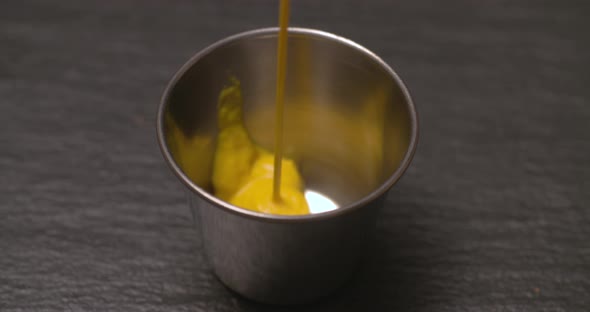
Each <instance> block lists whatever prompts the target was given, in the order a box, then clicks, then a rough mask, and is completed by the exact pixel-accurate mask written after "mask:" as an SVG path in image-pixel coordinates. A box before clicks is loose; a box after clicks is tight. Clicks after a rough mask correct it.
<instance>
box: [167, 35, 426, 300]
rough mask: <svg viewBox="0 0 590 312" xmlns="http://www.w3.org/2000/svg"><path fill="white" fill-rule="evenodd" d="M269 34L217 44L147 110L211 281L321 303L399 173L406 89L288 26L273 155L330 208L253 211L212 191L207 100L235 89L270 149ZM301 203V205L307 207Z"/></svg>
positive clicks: (255, 132) (340, 42) (408, 127)
mask: <svg viewBox="0 0 590 312" xmlns="http://www.w3.org/2000/svg"><path fill="white" fill-rule="evenodd" d="M277 33H278V30H277V29H276V28H269V29H260V30H254V31H249V32H246V33H242V34H238V35H235V36H232V37H229V38H226V39H224V40H222V41H220V42H217V43H215V44H213V45H212V46H210V47H208V48H206V49H205V50H203V51H201V52H199V53H198V54H197V55H195V56H194V57H193V58H192V59H191V60H190V61H189V62H188V63H187V64H185V65H184V66H183V67H182V68H181V69H180V71H179V72H178V73H177V74H176V75H175V77H174V78H173V80H172V81H171V82H170V84H169V85H168V88H167V89H166V91H165V94H164V96H163V98H162V102H161V104H160V109H159V112H158V124H157V127H158V138H159V142H160V147H161V149H162V152H163V154H164V157H165V159H166V161H167V162H168V164H169V165H170V166H171V168H172V170H173V171H174V172H175V173H176V175H177V176H178V177H179V178H180V180H181V181H183V182H184V184H185V185H186V186H187V187H188V189H189V194H190V197H191V201H190V202H191V208H192V209H193V211H194V212H195V214H196V215H197V216H198V217H197V220H198V221H199V222H198V227H199V228H200V229H201V230H202V235H203V241H204V245H205V250H206V252H207V255H208V258H209V261H210V263H211V266H212V267H213V269H214V271H215V272H216V274H217V275H218V277H219V278H220V280H221V281H222V282H223V283H224V284H226V285H227V286H228V287H229V288H231V289H233V290H235V291H236V292H238V293H240V294H242V295H244V296H246V297H248V298H251V299H254V300H257V301H262V302H268V303H300V302H307V301H310V300H313V299H315V298H317V297H319V296H322V295H325V294H326V293H328V292H329V291H330V290H333V289H334V288H336V287H338V286H339V285H341V284H342V283H343V282H344V281H345V280H346V279H347V278H349V277H350V275H351V273H352V272H353V271H354V268H355V266H356V264H357V263H358V260H359V257H360V255H361V253H362V246H363V245H364V243H365V241H366V236H367V235H366V234H367V233H368V230H369V229H370V226H371V224H372V222H373V221H374V219H375V212H376V209H377V208H378V207H379V206H381V205H382V202H383V199H384V197H385V195H386V192H387V190H389V188H390V187H391V186H392V185H393V184H394V183H395V182H396V181H397V180H398V179H399V178H400V177H401V175H402V174H403V172H404V171H405V169H406V168H407V167H408V166H409V163H410V161H411V158H412V156H413V153H414V150H415V147H416V143H417V135H418V125H417V115H416V111H415V108H414V105H413V103H412V101H411V99H410V96H409V94H408V91H407V90H406V88H405V87H404V85H403V83H402V82H401V80H400V79H399V78H398V77H397V75H396V74H395V73H394V72H393V71H392V70H391V69H390V68H389V67H388V66H387V65H386V64H385V63H384V62H383V61H382V60H381V59H379V58H378V57H377V56H375V55H374V54H373V53H371V52H369V51H368V50H366V49H364V48H363V47H361V46H359V45H357V44H355V43H353V42H351V41H349V40H346V39H343V38H341V37H338V36H335V35H332V34H329V33H325V32H321V31H316V30H309V29H299V28H290V29H289V42H288V65H287V66H288V67H287V86H286V97H285V120H284V151H285V155H286V156H287V157H289V158H292V159H294V160H295V162H296V163H297V165H298V167H299V169H300V172H301V174H302V177H303V180H304V182H305V187H306V190H308V191H313V192H314V193H316V194H321V195H323V196H325V197H327V198H329V199H331V200H332V201H333V202H335V203H336V204H337V205H338V208H337V209H336V210H332V211H326V212H321V211H325V210H329V209H323V208H322V207H321V206H322V205H321V204H320V205H318V206H317V207H312V212H314V211H315V212H320V213H312V214H310V215H302V216H280V215H269V214H262V213H258V212H254V211H250V210H246V209H242V208H239V207H235V206H232V205H230V204H228V203H226V202H223V201H221V200H219V199H217V198H216V197H215V196H214V195H213V189H212V185H211V169H212V164H213V153H214V151H215V138H216V134H217V101H218V97H219V94H220V91H221V90H222V89H223V87H224V86H227V85H228V84H229V79H230V77H235V78H237V79H238V80H239V81H240V83H241V88H242V95H243V100H244V120H245V124H246V128H247V129H248V131H249V133H250V135H251V137H252V139H253V140H254V141H255V142H256V144H258V145H260V146H262V147H264V148H267V149H269V150H273V148H274V147H273V142H274V132H273V130H274V101H275V85H276V80H275V78H276V77H275V75H276V44H277ZM312 206H313V205H312Z"/></svg>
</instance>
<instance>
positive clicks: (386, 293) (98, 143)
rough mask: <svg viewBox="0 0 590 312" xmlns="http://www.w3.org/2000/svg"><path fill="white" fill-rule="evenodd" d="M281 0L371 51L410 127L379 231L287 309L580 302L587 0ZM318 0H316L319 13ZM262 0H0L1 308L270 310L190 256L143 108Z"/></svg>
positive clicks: (262, 11) (588, 110) (588, 250)
mask: <svg viewBox="0 0 590 312" xmlns="http://www.w3.org/2000/svg"><path fill="white" fill-rule="evenodd" d="M359 3H361V2H360V1H335V0H334V1H321V2H320V1H312V0H297V1H295V4H294V8H293V23H294V24H295V25H300V26H308V27H314V28H320V29H324V30H327V31H331V32H335V33H338V34H341V35H343V36H346V37H349V38H351V39H353V40H355V41H358V42H359V43H361V44H363V45H365V46H366V47H368V48H369V49H372V50H374V51H375V52H376V53H378V54H379V55H381V56H382V57H383V58H384V59H385V60H386V61H387V62H388V63H390V64H391V65H392V66H393V67H394V69H395V70H397V71H398V73H399V74H400V75H401V76H402V78H403V79H404V80H405V81H406V83H407V85H408V86H409V88H410V90H411V92H412V93H413V95H414V98H415V101H416V103H417V104H418V106H419V111H420V114H421V121H422V138H421V142H420V146H419V149H418V153H417V155H416V158H415V161H414V163H413V165H412V167H411V169H410V170H409V171H408V172H407V174H406V176H405V177H404V178H403V180H402V181H401V182H400V183H399V184H398V185H397V186H396V187H395V188H394V190H393V191H392V192H391V193H390V196H389V200H388V208H387V209H386V210H385V211H384V212H383V213H382V214H381V216H380V221H379V224H378V227H377V231H376V238H375V241H376V249H375V250H374V251H373V252H371V253H370V254H368V255H367V257H366V263H365V265H364V266H363V267H362V269H361V270H360V272H359V274H358V276H357V278H356V279H355V280H354V281H353V282H352V283H350V284H349V285H348V287H346V288H345V289H342V290H341V291H339V292H338V293H337V294H335V295H334V296H331V297H329V298H327V299H325V300H323V301H321V302H319V303H317V304H313V305H309V306H304V307H299V308H290V309H287V310H288V311H297V310H313V311H325V310H328V311H588V309H590V294H589V292H590V227H589V225H590V207H589V205H590V185H589V183H588V180H589V179H590V166H589V163H590V126H589V122H590V103H589V100H590V91H589V86H590V75H589V74H588V70H589V69H590V66H589V65H590V62H589V59H588V56H589V55H590V48H589V41H590V39H589V38H590V36H589V34H588V32H589V29H590V19H588V12H590V10H589V9H590V7H589V4H588V2H587V1H553V0H546V1H541V0H528V1H527V0H522V1H512V0H505V1H471V0H448V1H367V2H366V3H365V4H359ZM322 11H325V12H326V14H325V15H324V16H322V15H321V12H322ZM275 13H276V4H275V3H274V2H271V1H223V2H221V1H206V2H205V1H201V2H192V1H163V0H162V1H141V0H121V1H98V0H92V1H78V0H62V1H41V0H27V1H17V0H12V1H11V0H8V1H2V2H1V3H0V101H1V104H0V105H1V106H0V310H1V311H66V310H71V311H259V310H262V311H274V310H277V308H273V307H266V306H262V305H258V304H254V303H251V302H249V301H247V300H244V299H241V298H239V297H236V296H235V295H233V294H232V293H230V292H228V291H227V290H226V289H225V288H224V287H223V286H221V285H220V283H219V282H218V281H217V280H216V278H215V277H214V276H213V275H212V273H211V272H210V271H209V270H208V268H207V266H206V264H205V260H204V255H203V253H202V251H201V249H200V247H199V246H200V238H199V234H198V232H197V231H196V230H195V229H194V228H193V227H192V221H191V217H190V213H189V210H188V209H187V207H186V203H185V199H184V194H183V188H182V186H181V185H180V183H178V182H177V181H176V180H175V178H174V176H173V175H172V174H171V173H170V172H169V170H168V168H167V167H166V166H165V164H164V162H163V161H162V159H161V157H160V154H159V150H158V148H157V145H156V141H155V134H154V123H153V120H154V115H155V110H156V105H157V103H158V100H159V97H160V95H161V92H162V90H163V88H164V86H165V84H166V82H167V80H168V79H169V78H170V77H171V75H172V74H173V73H174V71H175V70H176V69H177V68H178V67H179V66H180V65H181V64H182V63H183V62H184V61H185V60H186V59H188V58H189V57H190V56H191V55H192V54H193V53H194V52H195V51H197V50H199V49H201V48H203V47H205V46H206V45H207V44H209V43H212V42H213V41H214V40H217V39H220V38H222V37H224V36H226V35H229V34H232V33H236V32H239V31H243V30H247V29H251V28H255V27H261V26H272V25H274V24H275V21H276V17H275Z"/></svg>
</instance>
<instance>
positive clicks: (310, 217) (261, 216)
mask: <svg viewBox="0 0 590 312" xmlns="http://www.w3.org/2000/svg"><path fill="white" fill-rule="evenodd" d="M276 33H278V28H277V27H268V28H258V29H253V30H249V31H245V32H241V33H238V34H235V35H232V36H229V37H225V38H223V39H221V40H219V41H217V42H215V43H213V44H211V45H209V46H207V47H206V48H204V49H202V50H200V51H199V52H197V53H196V54H195V55H193V56H192V57H191V58H190V59H189V60H188V61H187V62H186V63H185V64H184V65H183V66H182V67H181V68H180V69H179V70H178V71H177V72H176V73H175V74H174V76H173V77H172V79H171V80H170V82H169V83H168V85H167V86H166V88H165V89H164V93H163V95H162V98H161V100H160V104H159V107H158V112H157V117H156V130H157V138H158V145H159V147H160V151H161V152H162V155H163V157H164V160H165V161H166V163H167V164H168V166H169V167H170V168H171V169H172V171H173V172H174V174H175V175H176V176H177V177H178V178H179V179H180V181H181V182H182V183H183V184H184V185H185V186H187V187H188V188H189V190H190V191H191V192H193V193H196V194H198V195H199V196H200V197H201V198H203V199H204V200H206V201H207V202H209V203H210V204H212V205H213V206H215V207H217V208H220V209H224V210H226V211H227V212H230V213H233V214H237V215H240V216H243V217H247V218H254V219H257V220H260V221H266V222H287V223H298V222H309V221H317V220H324V219H329V218H334V217H336V216H339V215H342V214H346V213H350V212H352V211H354V210H357V209H360V208H362V207H364V206H366V205H367V204H369V203H371V202H373V201H374V200H376V199H377V198H379V197H380V196H382V195H384V194H385V193H386V192H387V191H388V190H389V189H390V188H391V187H392V186H393V185H395V183H397V181H398V180H399V179H400V178H401V177H402V175H403V174H404V172H405V171H406V170H407V169H408V167H409V165H410V163H411V161H412V159H413V157H414V154H415V151H416V147H417V145H418V136H419V129H418V112H417V111H416V107H415V105H414V102H413V101H412V98H411V96H410V93H409V91H408V89H407V87H406V86H405V84H404V83H403V81H402V80H401V79H400V78H399V76H398V75H397V74H396V73H395V72H394V71H393V69H391V67H390V66H389V65H387V63H385V61H383V60H382V59H381V58H380V57H379V56H377V55H376V54H375V53H373V52H371V51H370V50H368V49H367V48H365V47H363V46H361V45H360V44H358V43H356V42H354V41H352V40H350V39H346V38H344V37H341V36H338V35H335V34H332V33H329V32H325V31H322V30H316V29H310V28H299V27H289V34H299V35H308V36H312V37H317V38H321V39H327V40H332V41H335V42H338V43H340V44H343V45H345V46H348V47H350V48H353V49H356V50H357V51H359V52H362V53H363V54H364V55H366V56H368V57H369V58H371V59H372V60H373V61H375V62H377V63H378V64H379V65H380V66H381V67H382V68H383V69H384V70H385V71H386V72H387V73H388V74H389V75H390V76H391V78H392V79H393V80H394V81H395V82H396V84H397V85H398V87H399V88H400V89H401V91H402V93H403V96H404V98H405V100H406V103H407V106H408V111H409V113H410V121H411V122H410V126H411V134H410V143H409V145H408V149H407V151H406V153H405V155H404V158H403V159H402V161H401V163H400V165H399V167H398V168H397V169H396V170H395V171H394V172H393V174H392V175H390V176H389V178H387V180H386V181H385V182H383V183H382V184H381V185H380V186H379V187H377V188H376V189H375V190H373V191H372V192H371V193H370V194H368V195H366V196H364V197H363V198H361V199H359V200H357V201H355V202H353V203H351V204H349V205H346V206H342V207H339V208H338V209H335V210H331V211H326V212H322V213H316V214H306V215H295V216H288V215H275V214H266V213H261V212H256V211H252V210H248V209H245V208H240V207H237V206H234V205H232V204H230V203H227V202H225V201H223V200H221V199H219V198H217V197H215V196H214V195H213V194H209V193H208V192H206V191H205V190H204V189H202V188H201V187H199V186H198V185H196V184H195V183H194V182H193V181H191V179H189V178H188V177H187V176H186V175H185V174H184V173H183V172H182V170H181V169H180V168H179V167H178V165H177V164H176V162H175V161H174V158H173V157H172V154H171V153H170V151H169V150H168V147H167V145H166V138H165V134H164V112H165V109H166V104H167V103H168V100H169V98H170V94H171V92H172V90H173V89H174V87H175V86H176V84H177V83H178V81H179V80H180V79H181V78H182V77H183V75H184V74H185V73H186V72H187V71H188V70H189V69H190V68H191V67H192V66H193V65H194V64H195V63H197V62H198V61H199V60H200V59H202V58H203V57H204V56H206V55H208V54H209V53H211V52H212V51H214V50H215V49H217V48H219V47H221V46H224V45H226V44H229V43H232V42H234V41H237V40H240V39H243V38H249V37H260V36H264V35H274V34H276Z"/></svg>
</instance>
